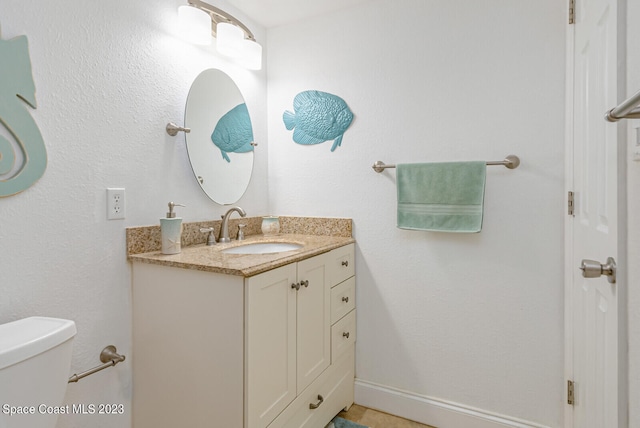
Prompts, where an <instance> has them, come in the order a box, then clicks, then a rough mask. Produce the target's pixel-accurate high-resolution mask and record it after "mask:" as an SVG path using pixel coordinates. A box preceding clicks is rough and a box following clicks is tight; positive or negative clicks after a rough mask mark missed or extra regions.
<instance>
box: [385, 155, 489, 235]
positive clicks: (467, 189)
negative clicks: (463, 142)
mask: <svg viewBox="0 0 640 428" xmlns="http://www.w3.org/2000/svg"><path fill="white" fill-rule="evenodd" d="M396 168H397V169H396V181H397V187H398V227H399V228H401V229H411V230H430V231H437V232H459V233H476V232H480V230H481V229H482V215H483V203H484V183H485V178H486V172H487V165H486V163H485V162H482V161H477V162H476V161H474V162H441V163H421V164H399V165H398V166H397V167H396Z"/></svg>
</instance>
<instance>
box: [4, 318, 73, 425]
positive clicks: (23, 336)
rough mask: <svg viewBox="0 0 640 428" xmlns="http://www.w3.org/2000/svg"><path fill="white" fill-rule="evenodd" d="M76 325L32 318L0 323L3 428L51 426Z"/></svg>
mask: <svg viewBox="0 0 640 428" xmlns="http://www.w3.org/2000/svg"><path fill="white" fill-rule="evenodd" d="M75 334H76V325H75V323H74V322H73V321H69V320H64V319H58V318H46V317H31V318H24V319H21V320H18V321H13V322H10V323H7V324H1V325H0V428H53V427H54V426H55V424H56V420H57V417H58V414H60V413H61V412H63V413H64V411H65V410H66V408H65V407H63V406H62V402H63V400H64V394H65V392H66V389H67V382H68V379H69V368H70V365H71V343H72V340H73V337H74V336H75Z"/></svg>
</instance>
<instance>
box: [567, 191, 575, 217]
mask: <svg viewBox="0 0 640 428" xmlns="http://www.w3.org/2000/svg"><path fill="white" fill-rule="evenodd" d="M573 211H574V196H573V192H571V191H569V192H568V193H567V214H568V215H573Z"/></svg>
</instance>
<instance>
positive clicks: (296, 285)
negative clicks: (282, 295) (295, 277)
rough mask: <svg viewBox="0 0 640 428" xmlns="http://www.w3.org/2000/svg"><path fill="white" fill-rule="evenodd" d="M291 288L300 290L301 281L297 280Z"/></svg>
mask: <svg viewBox="0 0 640 428" xmlns="http://www.w3.org/2000/svg"><path fill="white" fill-rule="evenodd" d="M291 288H295V289H296V291H298V290H300V283H299V282H296V283H295V284H293V283H292V284H291Z"/></svg>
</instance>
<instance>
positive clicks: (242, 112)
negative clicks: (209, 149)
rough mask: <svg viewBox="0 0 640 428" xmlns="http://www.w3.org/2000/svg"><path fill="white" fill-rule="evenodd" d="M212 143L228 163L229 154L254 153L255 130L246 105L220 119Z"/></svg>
mask: <svg viewBox="0 0 640 428" xmlns="http://www.w3.org/2000/svg"><path fill="white" fill-rule="evenodd" d="M211 141H213V144H215V145H216V147H218V148H219V149H220V152H221V153H222V157H223V158H224V160H226V161H227V162H231V159H230V158H229V156H228V155H227V153H246V152H251V151H253V145H252V144H251V143H253V130H252V128H251V118H250V117H249V110H248V109H247V105H246V104H245V103H242V104H239V105H237V106H235V107H234V108H232V109H231V110H229V111H228V112H227V113H225V114H224V116H222V117H221V118H220V120H219V121H218V123H217V124H216V127H215V129H214V130H213V133H212V134H211Z"/></svg>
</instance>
